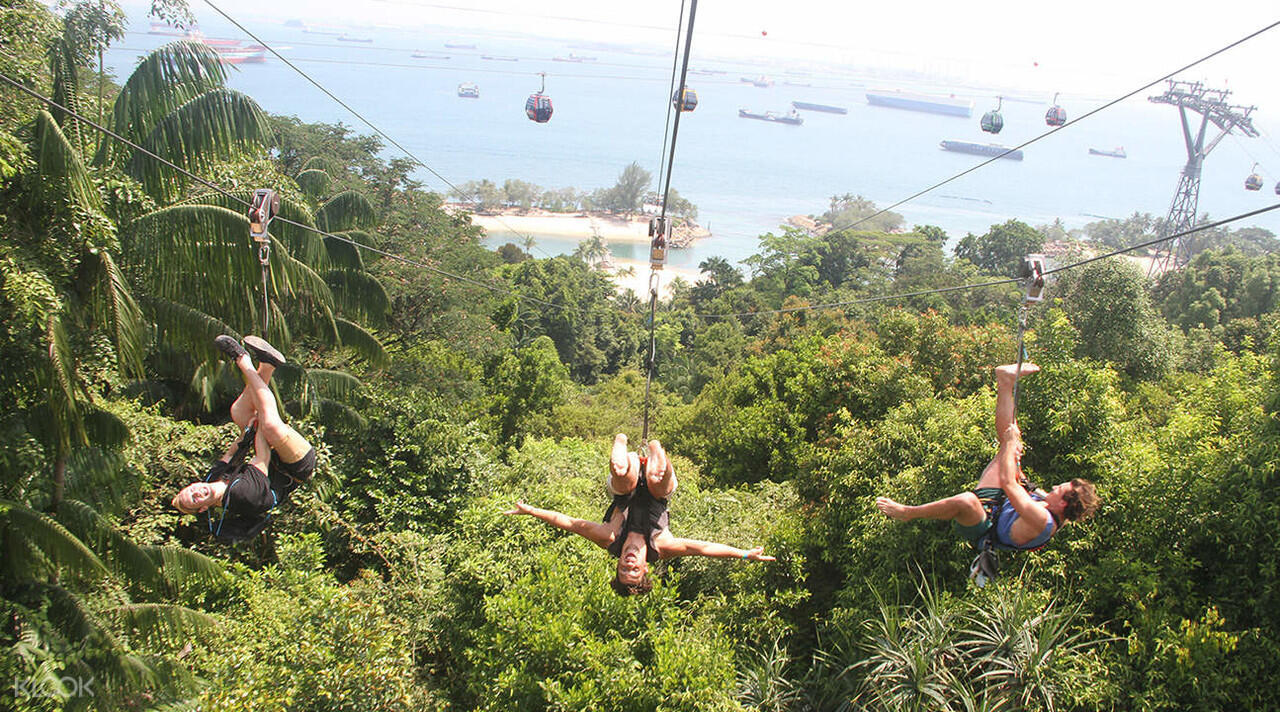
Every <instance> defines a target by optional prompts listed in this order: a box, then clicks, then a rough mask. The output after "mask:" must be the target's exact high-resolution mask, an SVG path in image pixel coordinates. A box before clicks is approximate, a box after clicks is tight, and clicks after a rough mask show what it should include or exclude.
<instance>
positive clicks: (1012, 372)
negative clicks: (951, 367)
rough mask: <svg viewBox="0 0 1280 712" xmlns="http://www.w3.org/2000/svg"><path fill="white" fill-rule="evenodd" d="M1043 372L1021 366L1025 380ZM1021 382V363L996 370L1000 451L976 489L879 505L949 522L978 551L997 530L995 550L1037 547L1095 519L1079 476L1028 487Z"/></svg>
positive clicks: (1093, 497)
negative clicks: (1016, 398)
mask: <svg viewBox="0 0 1280 712" xmlns="http://www.w3.org/2000/svg"><path fill="white" fill-rule="evenodd" d="M1039 370H1040V367H1039V366H1036V365H1035V364H1033V363H1024V364H1022V376H1023V377H1026V376H1028V375H1030V374H1032V373H1035V372H1037V371H1039ZM1017 379H1018V367H1017V365H1014V364H1011V365H1008V366H1000V367H999V368H997V369H996V433H997V435H998V437H999V441H1000V449H999V451H998V452H997V453H996V456H995V458H994V459H992V460H991V462H990V463H988V464H987V467H986V469H985V470H983V471H982V477H981V479H979V480H978V487H977V489H975V490H974V491H972V492H961V493H960V494H957V495H954V496H951V497H947V498H946V499H940V500H937V501H934V502H929V503H928V504H920V505H916V506H909V505H904V504H899V503H897V502H895V501H893V500H892V499H889V498H888V497H879V498H877V499H876V507H878V508H879V509H880V511H881V512H884V514H885V515H886V516H889V517H891V518H893V519H896V520H898V521H903V522H906V521H910V520H912V519H940V520H944V521H946V520H950V521H951V522H952V524H953V526H954V527H955V530H956V533H957V534H959V535H960V536H961V538H963V539H965V540H967V541H968V542H969V543H970V544H972V545H973V547H974V548H975V549H981V548H982V546H983V543H984V539H985V538H986V537H987V536H989V535H990V534H991V533H992V532H991V530H992V529H993V528H994V530H995V531H994V536H995V541H994V544H995V546H996V548H1000V549H1019V550H1026V549H1038V548H1040V547H1041V546H1043V545H1044V544H1045V543H1046V542H1047V541H1049V537H1051V536H1053V535H1054V534H1055V533H1057V531H1058V529H1059V528H1060V527H1061V526H1062V525H1063V524H1065V523H1067V522H1077V521H1082V520H1084V519H1087V518H1089V517H1090V516H1092V514H1093V512H1094V510H1096V509H1097V508H1098V495H1097V492H1096V491H1095V490H1094V487H1093V484H1092V483H1091V482H1089V481H1088V480H1085V479H1082V478H1079V477H1077V478H1075V479H1072V480H1071V481H1070V482H1063V483H1061V484H1058V485H1054V487H1053V489H1051V490H1049V491H1048V492H1045V491H1043V490H1034V491H1032V490H1029V489H1028V488H1027V486H1026V485H1025V484H1024V483H1025V479H1024V478H1023V477H1022V468H1021V467H1020V465H1019V460H1020V459H1021V457H1022V432H1021V431H1020V430H1019V429H1018V425H1017V423H1016V422H1015V421H1014V402H1013V389H1014V385H1015V383H1016V382H1017Z"/></svg>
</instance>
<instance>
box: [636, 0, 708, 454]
mask: <svg viewBox="0 0 1280 712" xmlns="http://www.w3.org/2000/svg"><path fill="white" fill-rule="evenodd" d="M680 13H681V15H680V18H681V20H682V21H683V19H684V3H683V2H681V3H680ZM697 14H698V0H690V2H689V25H688V27H687V29H686V30H685V32H686V34H685V39H684V59H683V60H682V61H681V65H680V84H679V86H678V88H677V89H676V90H675V91H677V92H679V94H678V96H679V98H680V102H681V104H683V103H684V91H685V88H684V85H685V80H686V79H687V78H688V76H689V53H690V49H691V48H692V47H693V20H694V17H695V16H696V15H697ZM676 37H677V41H676V48H677V49H676V55H677V56H679V47H680V43H679V33H678V32H677V35H676ZM674 64H675V63H674V61H673V62H672V65H673V66H672V78H673V79H674V77H675V67H674ZM674 102H675V99H674V98H672V99H670V100H669V101H667V116H668V117H669V116H670V115H671V107H672V106H674ZM681 108H683V107H681ZM683 113H684V111H683V110H678V111H676V112H675V114H676V118H675V121H674V122H672V126H671V152H670V153H669V154H667V162H666V168H665V170H666V174H667V180H666V184H665V185H664V187H663V190H662V195H661V201H662V214H661V215H660V216H659V217H658V226H659V229H660V230H661V231H662V234H660V235H657V236H654V237H653V239H654V240H655V241H657V240H661V241H665V240H666V239H667V235H666V233H667V197H668V196H669V195H670V193H671V174H672V173H673V172H674V170H675V162H676V139H677V137H678V136H679V135H680V115H681V114H683ZM663 141H664V143H665V141H666V137H665V136H664V137H663ZM659 183H660V184H661V181H659ZM650 232H653V229H652V228H650ZM663 249H664V250H665V245H664V248H663ZM652 251H653V248H652V247H650V255H649V363H648V367H647V368H646V369H645V376H644V428H643V432H642V435H641V438H640V443H641V446H642V447H645V448H646V450H647V445H648V442H649V401H650V397H649V392H650V387H651V385H652V383H653V370H654V368H655V367H656V366H657V361H658V336H657V327H658V282H659V279H658V268H659V267H660V266H661V263H658V262H654V255H653V254H652ZM664 254H665V253H664Z"/></svg>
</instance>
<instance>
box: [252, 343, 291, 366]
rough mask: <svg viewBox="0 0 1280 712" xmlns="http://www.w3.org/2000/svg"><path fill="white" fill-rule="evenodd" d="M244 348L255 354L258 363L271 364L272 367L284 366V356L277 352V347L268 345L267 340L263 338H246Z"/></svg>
mask: <svg viewBox="0 0 1280 712" xmlns="http://www.w3.org/2000/svg"><path fill="white" fill-rule="evenodd" d="M244 347H245V348H246V349H249V351H251V352H253V355H254V356H255V357H257V359H258V363H269V364H271V365H272V366H283V365H284V354H282V353H280V352H279V351H276V349H275V347H274V346H272V345H271V344H268V343H267V340H266V339H264V338H262V337H261V336H246V337H244Z"/></svg>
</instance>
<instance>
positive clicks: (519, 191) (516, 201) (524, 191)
mask: <svg viewBox="0 0 1280 712" xmlns="http://www.w3.org/2000/svg"><path fill="white" fill-rule="evenodd" d="M540 192H541V190H540V189H539V188H538V186H536V185H534V184H532V183H528V182H525V181H522V180H516V179H514V178H510V179H507V181H506V182H505V183H503V184H502V195H503V197H504V199H505V201H506V204H507V205H511V206H515V207H518V208H520V209H521V210H528V209H529V208H532V207H533V204H534V203H535V202H537V200H538V194H539V193H540Z"/></svg>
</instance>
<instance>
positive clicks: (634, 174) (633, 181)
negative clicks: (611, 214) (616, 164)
mask: <svg viewBox="0 0 1280 712" xmlns="http://www.w3.org/2000/svg"><path fill="white" fill-rule="evenodd" d="M652 180H653V176H652V175H650V174H649V171H646V170H645V169H643V168H641V167H640V164H639V163H632V164H631V165H629V166H627V167H626V168H624V169H622V173H621V174H620V175H619V176H618V182H617V183H615V184H614V186H613V187H612V188H610V189H609V192H608V194H607V195H608V198H607V200H608V203H607V206H606V207H607V208H608V209H609V210H613V211H615V212H620V213H633V212H635V211H637V210H639V209H640V199H641V198H643V197H644V193H645V191H646V190H648V189H649V183H650V182H651V181H652Z"/></svg>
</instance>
